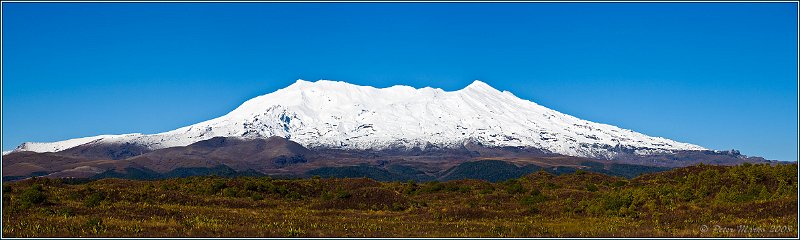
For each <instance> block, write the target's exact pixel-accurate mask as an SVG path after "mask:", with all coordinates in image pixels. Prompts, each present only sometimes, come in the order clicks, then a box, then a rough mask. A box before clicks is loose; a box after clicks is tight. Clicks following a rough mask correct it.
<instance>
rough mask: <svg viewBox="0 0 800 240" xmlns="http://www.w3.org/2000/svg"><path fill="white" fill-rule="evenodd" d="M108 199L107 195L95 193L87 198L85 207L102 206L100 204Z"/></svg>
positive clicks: (84, 203) (84, 202)
mask: <svg viewBox="0 0 800 240" xmlns="http://www.w3.org/2000/svg"><path fill="white" fill-rule="evenodd" d="M105 199H106V195H105V194H104V193H103V192H94V193H92V194H90V195H89V196H88V197H86V200H84V201H83V205H85V206H86V207H95V206H97V205H100V202H102V201H103V200H105Z"/></svg>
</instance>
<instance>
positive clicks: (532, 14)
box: [2, 3, 798, 160]
mask: <svg viewBox="0 0 800 240" xmlns="http://www.w3.org/2000/svg"><path fill="white" fill-rule="evenodd" d="M796 8H797V5H796V4H794V3H763V4H751V3H748V4H744V3H716V4H703V3H625V4H610V3H595V4H581V3H560V4H546V3H532V4H475V3H470V4H453V3H449V4H448V3H445V4H430V3H429V4H408V3H403V4H390V3H380V4H352V3H350V4H277V3H272V4H255V3H249V4H220V3H216V4H213V3H212V4H197V3H194V4H185V3H184V4H169V3H151V4H133V3H124V4H123V3H116V4H108V3H106V4H76V3H72V4H65V3H57V4H53V3H51V4H34V3H3V50H4V51H3V53H2V54H3V72H2V74H3V75H2V76H3V104H2V106H3V110H2V113H3V117H2V120H3V133H2V135H3V136H2V140H3V144H2V145H3V146H2V148H3V150H10V149H13V148H14V147H15V146H16V145H18V144H20V143H21V142H24V141H56V140H64V139H69V138H75V137H84V136H92V135H97V134H120V133H131V132H142V133H157V132H162V131H167V130H172V129H175V128H178V127H181V126H185V125H189V124H193V123H197V122H200V121H203V120H207V119H211V118H214V117H217V116H220V115H223V114H225V113H227V112H228V111H230V110H232V109H233V108H235V107H236V106H238V105H239V104H240V103H242V102H243V101H245V100H247V99H250V98H252V97H255V96H258V95H261V94H265V93H269V92H272V91H274V90H277V89H279V88H282V87H285V86H287V85H289V84H291V83H293V82H294V81H295V80H296V79H298V78H303V79H308V80H316V79H333V80H344V81H348V82H351V83H355V84H361V85H372V86H376V87H387V86H392V85H396V84H403V85H410V86H414V87H425V86H432V87H438V88H442V89H445V90H457V89H460V88H463V87H464V86H466V85H468V84H469V83H470V82H472V81H473V80H475V79H481V80H483V81H484V82H487V83H489V84H490V85H492V86H494V87H495V88H498V89H500V90H509V91H511V92H513V93H514V94H516V95H517V96H519V97H522V98H525V99H529V100H532V101H534V102H537V103H539V104H542V105H544V106H546V107H549V108H553V109H555V110H558V111H561V112H564V113H567V114H571V115H574V116H577V117H579V118H583V119H587V120H590V121H595V122H601V123H608V124H612V125H616V126H620V127H623V128H628V129H633V130H635V131H639V132H642V133H645V134H648V135H653V136H662V137H666V138H670V139H674V140H678V141H683V142H689V143H695V144H699V145H701V146H704V147H708V148H712V149H739V150H741V151H742V153H743V154H747V155H755V156H763V157H766V158H769V159H779V160H797V157H798V156H797V144H798V129H797V123H798V119H797V107H798V106H797V81H796V80H797V67H796V66H797V37H796V36H797V24H796V19H797V14H796Z"/></svg>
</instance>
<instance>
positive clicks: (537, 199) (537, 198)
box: [521, 189, 547, 207]
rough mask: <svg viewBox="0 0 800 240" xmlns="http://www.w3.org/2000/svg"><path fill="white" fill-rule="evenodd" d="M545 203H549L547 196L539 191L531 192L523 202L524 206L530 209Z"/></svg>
mask: <svg viewBox="0 0 800 240" xmlns="http://www.w3.org/2000/svg"><path fill="white" fill-rule="evenodd" d="M544 201H547V196H545V195H544V194H542V192H540V191H539V189H533V190H531V193H530V195H528V196H525V197H523V198H522V200H521V202H522V205H525V206H528V207H532V206H533V205H535V204H537V203H541V202H544Z"/></svg>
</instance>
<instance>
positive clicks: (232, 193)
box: [222, 187, 239, 197]
mask: <svg viewBox="0 0 800 240" xmlns="http://www.w3.org/2000/svg"><path fill="white" fill-rule="evenodd" d="M238 194H239V189H238V188H236V187H231V188H225V189H224V190H222V196H226V197H236V195H238Z"/></svg>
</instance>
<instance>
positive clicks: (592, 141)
mask: <svg viewBox="0 0 800 240" xmlns="http://www.w3.org/2000/svg"><path fill="white" fill-rule="evenodd" d="M271 136H279V137H284V138H286V139H290V140H292V141H294V142H298V143H300V144H302V145H304V146H306V147H309V148H312V149H313V148H335V149H358V150H384V149H412V148H415V147H416V148H421V149H424V148H429V147H438V148H450V147H459V146H463V144H465V143H467V142H473V143H480V144H482V145H484V146H490V147H493V146H497V147H509V146H511V147H530V148H537V149H541V150H545V151H549V152H552V153H558V154H563V155H569V156H579V157H592V158H606V159H611V158H613V157H614V156H615V155H616V154H618V153H619V152H622V151H627V152H629V153H630V152H633V153H636V154H650V153H664V152H670V151H676V150H706V149H705V148H703V147H700V146H697V145H693V144H688V143H680V142H676V141H672V140H669V139H665V138H660V137H650V136H646V135H644V134H641V133H637V132H633V131H631V130H627V129H622V128H618V127H615V126H611V125H607V124H600V123H594V122H590V121H586V120H581V119H578V118H576V117H573V116H570V115H566V114H563V113H560V112H557V111H555V110H552V109H548V108H546V107H543V106H541V105H538V104H536V103H534V102H531V101H528V100H524V99H520V98H518V97H516V96H514V94H512V93H510V92H508V91H502V92H501V91H498V90H496V89H494V88H492V87H491V86H489V85H487V84H486V83H483V82H481V81H475V82H473V83H472V84H470V85H469V86H467V87H465V88H464V89H461V90H457V91H450V92H448V91H444V90H442V89H438V88H430V87H425V88H421V89H415V88H412V87H409V86H393V87H388V88H374V87H370V86H358V85H353V84H349V83H346V82H337V81H328V80H319V81H316V82H309V81H304V80H298V81H297V82H295V83H294V84H292V85H290V86H288V87H286V88H283V89H280V90H278V91H275V92H273V93H269V94H266V95H262V96H259V97H256V98H253V99H250V100H248V101H246V102H244V103H243V104H242V105H241V106H239V107H238V108H236V109H235V110H233V111H231V112H230V113H228V114H226V115H224V116H221V117H218V118H215V119H212V120H208V121H205V122H201V123H197V124H194V125H190V126H186V127H182V128H179V129H175V130H172V131H169V132H164V133H158V134H147V135H146V134H124V135H101V136H96V137H86V138H77V139H71V140H66V141H60V142H52V143H24V144H22V145H20V146H19V147H18V148H17V149H16V150H14V151H34V152H55V151H61V150H64V149H68V148H72V147H76V146H80V145H85V144H135V145H141V146H144V147H146V148H149V149H161V148H167V147H175V146H186V145H189V144H192V143H195V142H198V141H201V140H206V139H210V138H213V137H239V138H245V139H256V138H268V137H271Z"/></svg>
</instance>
